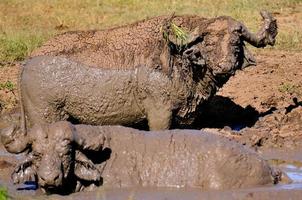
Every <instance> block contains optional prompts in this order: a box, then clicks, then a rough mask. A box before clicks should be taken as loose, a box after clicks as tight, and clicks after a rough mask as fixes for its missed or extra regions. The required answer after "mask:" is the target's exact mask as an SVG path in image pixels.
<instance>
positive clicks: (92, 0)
mask: <svg viewBox="0 0 302 200" xmlns="http://www.w3.org/2000/svg"><path fill="white" fill-rule="evenodd" d="M263 9H266V10H269V11H271V12H273V13H274V14H275V15H276V17H277V18H278V17H279V16H280V18H282V19H281V20H286V16H287V15H288V14H295V13H299V9H302V0H275V1H270V0H225V1H221V0H212V1H208V0H187V1H182V0H153V1H141V0H107V1H102V0H77V1H75V0H43V1H36V0H1V1H0V44H1V45H0V65H3V63H4V64H5V63H10V62H14V61H18V60H22V59H24V57H26V55H28V54H29V53H30V52H31V51H32V49H34V48H36V47H37V46H39V45H41V43H42V42H43V41H45V40H47V39H48V38H49V37H51V36H52V35H54V34H57V33H60V32H62V31H67V30H78V29H103V28H106V27H109V26H114V25H121V24H125V23H130V22H134V21H136V20H140V19H143V18H147V17H151V16H155V15H163V14H171V13H172V12H175V13H176V14H198V15H200V16H205V17H215V16H219V15H229V16H232V17H234V18H236V19H238V20H240V21H243V22H245V24H246V25H247V26H248V27H249V28H251V29H252V30H253V31H256V30H257V28H258V26H259V23H260V21H261V19H260V15H259V11H260V10H263ZM300 17H301V15H300ZM300 19H301V18H300ZM300 19H299V16H297V19H296V20H289V21H288V22H286V23H284V24H286V25H285V26H283V27H280V29H279V30H280V31H279V32H280V34H279V35H278V39H277V45H276V47H275V48H277V49H283V50H290V51H295V50H299V49H301V47H302V32H301V26H298V24H299V22H298V21H299V20H300Z"/></svg>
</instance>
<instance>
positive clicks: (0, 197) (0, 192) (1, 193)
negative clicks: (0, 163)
mask: <svg viewBox="0 0 302 200" xmlns="http://www.w3.org/2000/svg"><path fill="white" fill-rule="evenodd" d="M7 199H8V193H7V190H6V189H5V188H3V187H1V186H0V200H7Z"/></svg>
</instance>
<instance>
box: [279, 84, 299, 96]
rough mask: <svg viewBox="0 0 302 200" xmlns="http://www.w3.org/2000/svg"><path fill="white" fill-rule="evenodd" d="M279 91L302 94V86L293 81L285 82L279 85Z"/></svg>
mask: <svg viewBox="0 0 302 200" xmlns="http://www.w3.org/2000/svg"><path fill="white" fill-rule="evenodd" d="M278 90H279V92H282V93H288V94H297V95H300V94H302V88H301V87H300V86H297V85H294V84H291V83H283V84H281V85H280V86H279V89H278Z"/></svg>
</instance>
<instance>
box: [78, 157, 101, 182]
mask: <svg viewBox="0 0 302 200" xmlns="http://www.w3.org/2000/svg"><path fill="white" fill-rule="evenodd" d="M74 174H75V176H76V177H78V178H79V179H82V180H85V181H94V182H100V181H101V180H102V177H101V173H100V171H99V170H98V169H97V168H96V166H95V165H94V164H93V162H92V161H91V160H89V159H88V158H87V157H86V156H85V155H84V154H83V153H82V152H80V151H76V159H75V167H74Z"/></svg>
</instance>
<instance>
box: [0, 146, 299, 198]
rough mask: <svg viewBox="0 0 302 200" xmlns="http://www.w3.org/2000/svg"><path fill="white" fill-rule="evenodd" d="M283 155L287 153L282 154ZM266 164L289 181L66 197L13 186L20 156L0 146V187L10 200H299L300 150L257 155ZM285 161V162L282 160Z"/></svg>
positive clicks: (102, 191) (105, 190)
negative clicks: (218, 188) (216, 188)
mask: <svg viewBox="0 0 302 200" xmlns="http://www.w3.org/2000/svg"><path fill="white" fill-rule="evenodd" d="M286 152H287V153H286ZM260 154H262V156H263V157H265V158H266V159H268V160H269V162H270V163H271V164H272V165H274V166H278V167H279V168H280V169H282V170H283V172H285V173H286V174H287V176H288V177H289V178H290V179H291V180H292V181H291V183H281V184H278V185H275V186H264V187H258V188H248V189H240V190H224V191H213V190H212V191H200V190H198V189H193V188H191V189H190V188H124V189H113V188H104V187H100V188H98V189H96V190H94V191H92V192H79V193H74V194H71V195H69V196H60V195H48V196H46V195H44V194H42V192H41V191H40V190H39V189H36V188H35V184H34V183H30V182H29V183H27V184H22V185H13V183H12V181H11V179H10V174H11V172H12V170H13V168H14V166H15V165H16V163H18V162H19V160H21V159H22V155H21V156H15V155H12V154H9V153H6V152H5V151H4V150H3V148H1V147H0V185H2V186H5V187H6V188H8V191H9V194H10V195H11V196H12V197H13V198H14V199H79V200H80V199H100V200H136V199H144V200H154V199H156V200H157V199H159V200H160V199H163V200H164V199H165V200H166V199H176V200H178V199H179V200H183V199H188V200H197V199H301V196H302V158H301V156H300V155H302V151H277V150H270V151H266V152H260ZM285 158H286V159H285Z"/></svg>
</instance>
